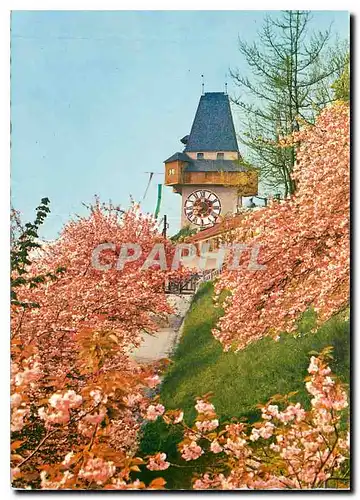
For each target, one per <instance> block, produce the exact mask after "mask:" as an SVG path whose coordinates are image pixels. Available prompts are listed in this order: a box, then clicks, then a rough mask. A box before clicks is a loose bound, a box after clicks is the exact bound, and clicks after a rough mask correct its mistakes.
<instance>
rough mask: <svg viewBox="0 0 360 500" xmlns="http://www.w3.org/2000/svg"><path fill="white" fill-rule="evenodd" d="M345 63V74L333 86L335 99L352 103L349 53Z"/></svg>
mask: <svg viewBox="0 0 360 500" xmlns="http://www.w3.org/2000/svg"><path fill="white" fill-rule="evenodd" d="M345 62H346V64H345V68H344V70H343V72H342V73H341V75H340V77H339V78H338V79H337V80H335V81H334V83H333V84H332V86H331V88H332V89H333V91H334V97H335V99H337V100H339V101H350V53H348V55H347V57H346V61H345Z"/></svg>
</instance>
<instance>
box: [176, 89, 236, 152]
mask: <svg viewBox="0 0 360 500" xmlns="http://www.w3.org/2000/svg"><path fill="white" fill-rule="evenodd" d="M186 139H187V140H186V147H185V149H184V151H185V152H199V151H233V152H236V151H239V148H238V143H237V140H236V133H235V127H234V122H233V119H232V115H231V108H230V101H229V96H228V95H227V94H225V93H224V92H205V94H204V95H202V96H201V97H200V102H199V105H198V108H197V111H196V115H195V118H194V122H193V125H192V127H191V132H190V135H189V137H186Z"/></svg>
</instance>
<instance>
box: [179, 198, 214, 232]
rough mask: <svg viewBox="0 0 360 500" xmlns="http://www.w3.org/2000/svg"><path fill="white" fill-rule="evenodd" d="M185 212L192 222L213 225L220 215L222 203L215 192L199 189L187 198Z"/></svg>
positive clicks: (199, 224) (202, 225) (200, 224)
mask: <svg viewBox="0 0 360 500" xmlns="http://www.w3.org/2000/svg"><path fill="white" fill-rule="evenodd" d="M184 212H185V215H186V217H187V218H188V220H189V221H190V222H191V223H192V224H196V225H197V226H201V227H205V226H212V225H213V224H214V223H215V222H216V219H217V218H218V217H219V215H220V212H221V203H220V200H219V198H218V197H217V196H216V194H214V193H213V192H211V191H207V190H206V189H198V190H197V191H193V192H192V193H191V194H190V195H189V196H188V198H187V199H186V201H185V203H184Z"/></svg>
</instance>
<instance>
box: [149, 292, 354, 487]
mask: <svg viewBox="0 0 360 500" xmlns="http://www.w3.org/2000/svg"><path fill="white" fill-rule="evenodd" d="M212 297H213V285H212V284H211V283H206V284H205V285H203V286H202V288H201V289H200V290H199V291H198V293H197V294H196V296H195V297H194V300H193V303H192V306H191V308H190V310H189V312H188V314H187V316H186V318H185V323H184V330H183V335H182V338H181V340H180V343H179V345H178V347H177V350H176V352H175V354H174V356H173V359H172V361H173V363H172V364H171V365H170V366H169V368H168V371H167V373H166V376H165V379H164V381H163V384H162V387H161V402H162V403H163V404H164V405H165V407H166V408H168V409H172V408H182V409H183V410H184V415H185V420H186V422H187V423H192V421H193V419H194V417H195V410H194V403H195V398H196V397H197V396H201V395H202V394H205V393H207V392H213V394H214V396H213V398H212V402H213V404H214V405H215V409H216V411H217V413H218V415H219V417H220V419H221V420H227V419H228V418H229V417H232V416H235V417H246V418H247V419H248V420H250V421H252V420H254V419H256V418H257V417H258V416H259V410H258V409H257V408H256V405H257V404H258V403H265V402H266V401H268V399H269V398H270V397H271V396H272V395H274V394H279V393H280V394H286V393H288V392H290V391H299V392H298V394H297V395H296V396H295V400H296V401H300V402H301V403H302V404H304V405H305V406H306V407H308V406H309V398H308V396H307V393H306V391H305V388H304V382H303V380H304V378H305V377H306V375H307V366H308V363H309V352H310V351H313V350H315V351H321V349H322V348H323V347H325V346H328V345H332V346H333V347H334V351H333V356H334V360H333V362H332V369H333V371H334V372H335V373H336V375H338V376H339V377H340V379H341V380H343V382H345V383H348V381H349V373H350V366H349V364H350V361H349V351H350V337H349V322H348V321H346V320H343V319H341V318H333V319H331V320H330V321H328V322H327V323H326V324H324V325H323V326H322V327H321V328H320V329H319V330H318V331H317V332H316V333H309V331H310V330H311V328H312V327H313V325H314V318H313V317H312V315H311V314H310V313H309V314H307V315H306V316H305V317H304V319H303V321H302V322H301V324H300V325H299V335H298V336H297V337H296V338H294V337H293V336H291V335H288V334H284V335H281V337H280V340H279V341H278V342H275V341H274V340H272V339H269V338H266V339H262V340H260V341H258V342H256V343H255V344H253V345H250V346H248V347H247V348H246V349H244V350H242V351H240V352H238V353H233V352H227V353H226V352H224V351H223V349H222V347H221V344H220V343H219V342H218V341H216V340H215V339H214V337H213V336H212V334H211V329H212V328H213V327H214V326H215V324H216V322H217V320H218V318H219V317H220V316H221V314H222V311H221V308H215V307H214V305H213V300H212ZM180 439H181V433H179V430H178V429H176V428H172V429H170V428H169V427H168V426H166V425H165V424H164V423H163V422H162V421H160V419H159V420H158V421H156V422H154V423H150V424H148V425H147V426H146V427H145V429H144V434H143V438H142V442H141V450H142V453H144V454H150V453H154V452H157V451H160V450H161V451H164V452H166V453H167V454H168V456H169V457H170V460H171V461H172V462H173V461H177V456H178V454H177V451H176V443H177V442H178V441H179V440H180ZM189 465H190V464H189ZM194 465H195V464H194ZM205 465H206V464H205V463H202V462H201V460H198V461H197V464H196V467H197V468H200V470H201V469H202V468H203V467H205ZM193 471H194V469H193V467H192V466H190V467H189V469H180V468H179V469H178V470H177V469H176V470H174V468H173V467H171V468H170V469H169V471H164V472H163V473H162V476H163V477H165V478H166V479H167V481H168V485H167V487H168V488H172V489H181V488H188V487H190V484H191V483H190V477H191V472H193ZM146 475H147V476H149V477H146V478H144V479H146V480H147V479H149V478H150V477H154V474H153V473H149V472H147V473H146Z"/></svg>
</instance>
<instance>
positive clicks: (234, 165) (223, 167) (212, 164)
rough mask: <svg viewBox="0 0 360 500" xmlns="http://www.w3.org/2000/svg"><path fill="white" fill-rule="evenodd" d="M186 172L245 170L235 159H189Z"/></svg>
mask: <svg viewBox="0 0 360 500" xmlns="http://www.w3.org/2000/svg"><path fill="white" fill-rule="evenodd" d="M190 161H191V163H189V164H188V165H187V166H186V168H185V170H186V172H245V170H246V168H245V167H244V166H243V165H241V164H240V162H238V161H236V160H190Z"/></svg>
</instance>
